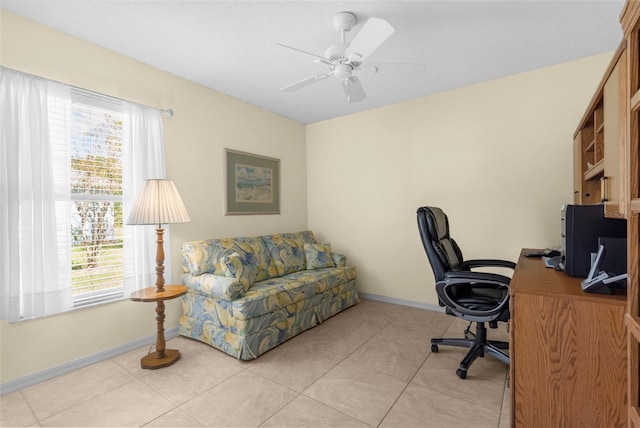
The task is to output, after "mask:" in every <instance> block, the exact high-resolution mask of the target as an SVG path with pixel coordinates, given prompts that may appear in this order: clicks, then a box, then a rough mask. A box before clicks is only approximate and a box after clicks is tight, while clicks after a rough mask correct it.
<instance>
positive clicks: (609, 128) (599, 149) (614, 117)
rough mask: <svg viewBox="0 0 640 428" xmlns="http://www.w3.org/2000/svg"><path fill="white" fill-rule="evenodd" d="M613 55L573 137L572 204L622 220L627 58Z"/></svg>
mask: <svg viewBox="0 0 640 428" xmlns="http://www.w3.org/2000/svg"><path fill="white" fill-rule="evenodd" d="M624 54H625V45H624V43H623V44H621V45H620V47H619V48H618V50H617V51H616V53H615V55H614V57H613V60H612V62H611V64H610V66H609V68H608V69H607V72H606V73H605V76H604V78H603V80H602V82H601V83H600V85H599V87H598V90H597V91H596V93H595V95H594V97H593V99H592V101H591V103H590V105H589V108H588V109H587V111H586V113H585V115H584V116H583V118H582V121H581V122H580V126H579V127H578V129H577V131H576V133H575V135H574V166H573V168H574V201H573V202H574V203H575V204H599V203H604V205H605V215H606V216H607V217H616V218H621V217H624V204H623V203H622V198H621V194H622V192H623V189H624V188H623V186H622V184H621V161H620V159H621V157H622V154H623V150H622V148H623V145H622V141H623V135H624V133H623V132H622V131H623V130H624V128H625V126H626V120H625V119H626V116H625V115H623V114H622V115H621V109H620V103H621V99H622V100H624V98H621V90H620V89H621V88H623V87H624V80H621V78H620V77H621V76H623V77H624V74H625V73H626V56H625V55H624Z"/></svg>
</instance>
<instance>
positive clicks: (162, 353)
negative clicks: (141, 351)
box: [131, 285, 187, 370]
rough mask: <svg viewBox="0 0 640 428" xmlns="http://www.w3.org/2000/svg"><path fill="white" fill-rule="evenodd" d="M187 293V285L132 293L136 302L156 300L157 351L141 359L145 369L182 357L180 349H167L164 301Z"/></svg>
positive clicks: (168, 286)
mask: <svg viewBox="0 0 640 428" xmlns="http://www.w3.org/2000/svg"><path fill="white" fill-rule="evenodd" d="M184 294H187V287H186V286H185V285H165V286H164V291H156V288H155V287H149V288H145V289H143V290H138V291H135V292H133V293H131V300H133V301H134V302H156V314H158V315H157V316H156V321H157V326H158V334H157V338H156V351H155V352H151V353H149V354H147V355H145V356H144V357H142V359H141V360H140V366H141V367H142V368H143V369H151V370H154V369H159V368H161V367H167V366H170V365H171V364H173V363H175V362H176V361H177V360H178V359H179V358H180V351H178V350H177V349H165V348H166V342H165V340H164V318H165V317H164V301H165V300H171V299H175V298H176V297H180V296H182V295H184Z"/></svg>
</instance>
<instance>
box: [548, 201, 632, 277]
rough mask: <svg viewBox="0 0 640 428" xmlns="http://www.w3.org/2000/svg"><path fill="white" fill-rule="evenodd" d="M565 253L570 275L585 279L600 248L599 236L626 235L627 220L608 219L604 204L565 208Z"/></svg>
mask: <svg viewBox="0 0 640 428" xmlns="http://www.w3.org/2000/svg"><path fill="white" fill-rule="evenodd" d="M561 228H562V230H561V250H560V252H561V256H562V258H563V264H564V271H565V273H567V274H568V275H571V276H575V277H581V278H585V277H586V276H587V275H588V273H589V268H590V267H591V253H595V252H597V250H598V238H625V237H626V236H627V222H626V221H625V220H624V219H613V218H606V217H605V216H604V206H603V205H565V206H564V207H562V221H561Z"/></svg>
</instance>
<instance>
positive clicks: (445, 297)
mask: <svg viewBox="0 0 640 428" xmlns="http://www.w3.org/2000/svg"><path fill="white" fill-rule="evenodd" d="M509 281H510V278H509V277H507V276H504V275H499V274H495V273H487V272H447V273H446V274H445V278H444V280H442V281H438V282H437V283H436V292H437V294H438V297H439V298H440V299H441V300H442V302H443V303H444V304H445V305H446V306H448V307H449V308H450V309H451V310H453V311H454V312H458V313H460V314H462V315H463V316H462V318H465V319H469V320H470V321H485V320H486V318H487V317H489V318H491V317H495V318H497V317H498V316H499V315H500V314H501V313H502V312H503V310H504V309H505V306H506V305H508V304H509V293H505V295H504V297H503V298H502V300H500V302H499V303H498V304H497V305H496V307H495V308H492V309H490V310H484V311H483V310H477V309H469V308H465V307H464V306H460V305H459V304H458V303H456V302H455V301H453V300H452V299H451V298H450V297H449V294H448V292H447V290H448V289H449V288H450V287H452V286H454V285H462V284H470V285H471V286H472V287H473V286H477V287H482V286H484V285H489V286H492V287H496V286H497V287H504V288H508V287H509ZM464 315H467V316H464Z"/></svg>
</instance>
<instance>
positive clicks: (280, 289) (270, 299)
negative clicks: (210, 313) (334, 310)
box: [228, 266, 356, 319]
mask: <svg viewBox="0 0 640 428" xmlns="http://www.w3.org/2000/svg"><path fill="white" fill-rule="evenodd" d="M355 278H356V268H355V266H346V267H342V268H332V269H324V270H302V271H300V272H295V273H292V274H289V275H286V276H284V277H280V278H272V279H268V280H266V281H260V282H256V283H254V284H253V285H252V286H251V288H250V289H249V290H248V291H247V292H246V293H244V295H243V296H242V297H240V298H239V299H235V300H233V301H232V302H229V303H230V304H229V306H228V308H229V310H231V316H233V317H236V318H239V319H250V318H254V317H257V316H260V315H263V314H266V313H268V312H272V311H274V310H276V309H278V308H284V307H288V306H289V305H297V304H302V302H304V301H306V300H308V299H311V300H310V301H313V299H314V298H316V297H314V296H319V295H321V294H322V293H323V292H324V291H326V290H329V289H332V288H334V287H337V286H339V285H341V284H344V283H347V282H349V281H351V280H355Z"/></svg>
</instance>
